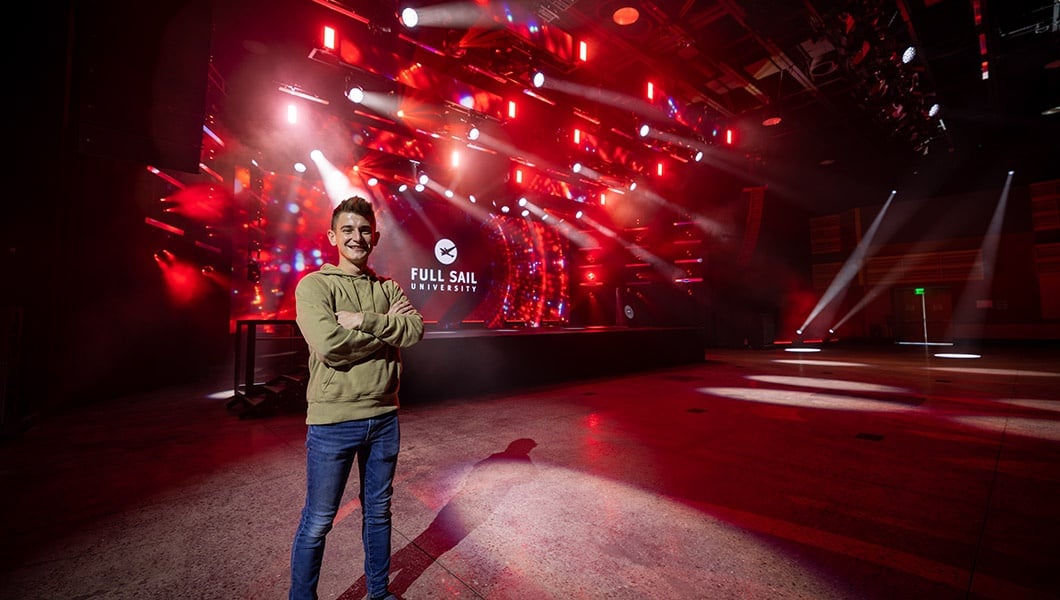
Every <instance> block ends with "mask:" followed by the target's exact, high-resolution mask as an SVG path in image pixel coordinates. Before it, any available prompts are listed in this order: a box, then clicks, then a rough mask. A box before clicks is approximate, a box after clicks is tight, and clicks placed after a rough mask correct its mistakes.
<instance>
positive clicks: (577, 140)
mask: <svg viewBox="0 0 1060 600" xmlns="http://www.w3.org/2000/svg"><path fill="white" fill-rule="evenodd" d="M574 143H575V144H580V143H582V130H581V129H575V130H574Z"/></svg>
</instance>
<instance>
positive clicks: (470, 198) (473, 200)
mask: <svg viewBox="0 0 1060 600" xmlns="http://www.w3.org/2000/svg"><path fill="white" fill-rule="evenodd" d="M467 199H468V201H469V202H471V203H472V204H475V203H476V202H478V200H476V199H475V195H474V194H468V196H467Z"/></svg>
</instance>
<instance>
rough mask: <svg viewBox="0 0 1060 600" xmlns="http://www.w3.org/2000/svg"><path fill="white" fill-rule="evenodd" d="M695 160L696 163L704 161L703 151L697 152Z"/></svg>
mask: <svg viewBox="0 0 1060 600" xmlns="http://www.w3.org/2000/svg"><path fill="white" fill-rule="evenodd" d="M695 160H696V162H699V161H701V160H703V151H702V150H696V156H695Z"/></svg>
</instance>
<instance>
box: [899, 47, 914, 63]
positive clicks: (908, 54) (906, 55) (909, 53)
mask: <svg viewBox="0 0 1060 600" xmlns="http://www.w3.org/2000/svg"><path fill="white" fill-rule="evenodd" d="M914 58H916V48H914V47H912V46H909V47H908V48H906V49H905V52H902V64H903V65H908V64H909V63H911V62H913V59H914Z"/></svg>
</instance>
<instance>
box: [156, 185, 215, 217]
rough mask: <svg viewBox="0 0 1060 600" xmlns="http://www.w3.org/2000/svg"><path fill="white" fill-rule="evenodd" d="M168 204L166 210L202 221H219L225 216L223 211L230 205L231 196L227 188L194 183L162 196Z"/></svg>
mask: <svg viewBox="0 0 1060 600" xmlns="http://www.w3.org/2000/svg"><path fill="white" fill-rule="evenodd" d="M163 200H164V201H165V202H166V203H167V204H168V207H167V208H166V212H171V213H174V214H179V215H181V216H184V217H187V218H189V219H193V220H195V221H199V222H202V223H219V222H221V221H222V220H223V219H224V218H225V211H226V210H227V207H228V206H231V203H232V197H231V194H230V193H229V192H228V190H227V189H226V188H224V187H222V186H220V185H211V184H196V185H192V186H190V187H187V188H184V189H182V190H177V192H175V193H174V194H171V195H170V196H167V197H166V198H163Z"/></svg>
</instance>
